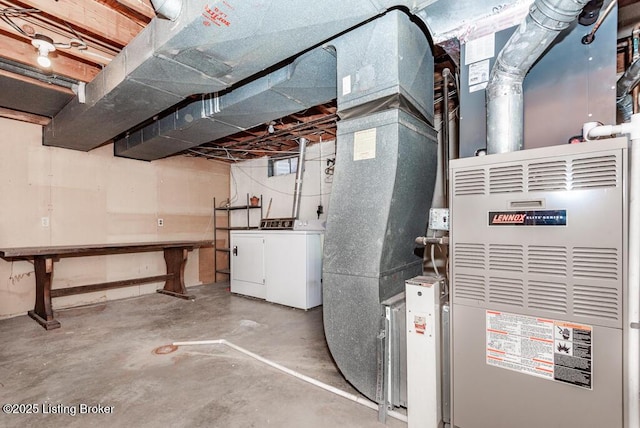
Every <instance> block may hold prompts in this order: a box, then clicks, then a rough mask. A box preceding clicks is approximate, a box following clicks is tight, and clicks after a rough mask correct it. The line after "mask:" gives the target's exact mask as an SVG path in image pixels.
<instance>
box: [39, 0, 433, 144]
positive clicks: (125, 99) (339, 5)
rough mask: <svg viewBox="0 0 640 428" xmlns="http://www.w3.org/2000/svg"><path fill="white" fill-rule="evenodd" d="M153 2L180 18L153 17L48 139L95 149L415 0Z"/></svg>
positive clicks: (48, 130)
mask: <svg viewBox="0 0 640 428" xmlns="http://www.w3.org/2000/svg"><path fill="white" fill-rule="evenodd" d="M155 3H156V6H157V7H158V8H159V12H161V13H162V14H166V15H168V16H169V17H171V18H173V17H175V21H170V20H167V19H158V18H154V19H153V20H152V21H151V22H150V23H149V25H148V26H147V27H146V28H145V29H144V30H142V31H141V32H140V34H138V36H137V37H136V38H135V39H133V40H132V41H131V43H129V45H127V46H126V47H125V48H124V49H123V50H122V51H121V52H120V53H119V54H118V55H117V56H116V57H115V58H114V59H113V61H112V62H111V63H110V64H109V65H108V66H107V67H105V69H104V70H102V71H101V72H100V73H99V74H98V75H97V76H96V78H95V79H94V80H93V81H91V82H90V83H88V84H87V85H86V90H85V93H84V96H78V97H76V98H74V99H73V100H71V102H69V104H67V105H66V106H65V107H64V109H62V110H61V111H60V112H59V113H58V114H57V115H56V116H55V117H54V118H53V120H52V121H51V123H50V124H49V125H47V126H46V127H45V131H44V144H45V145H48V146H57V147H65V148H70V149H77V150H85V151H87V150H91V149H93V148H96V147H98V146H100V145H102V144H103V143H105V142H107V141H109V140H111V139H113V138H114V137H116V136H118V135H122V134H124V133H125V132H126V131H128V130H130V129H132V128H134V127H136V126H137V125H139V124H141V123H143V122H145V121H146V120H148V119H149V118H151V117H153V116H155V115H157V114H159V113H161V112H163V111H165V110H167V109H168V108H170V107H172V106H175V105H177V104H179V103H180V102H182V101H183V100H185V99H186V98H187V97H190V96H192V95H197V94H208V93H213V92H219V91H223V90H225V89H227V88H229V87H231V86H232V85H234V84H236V83H238V82H240V81H242V80H244V79H247V78H249V77H251V76H253V75H256V74H258V73H261V72H264V71H265V70H266V69H268V68H269V67H273V66H275V65H276V64H278V63H281V62H283V61H286V60H287V59H289V58H292V57H294V56H296V55H298V54H299V53H300V52H304V51H305V50H308V49H310V48H312V47H314V46H316V45H318V44H320V43H322V42H324V41H326V40H328V39H330V38H332V37H335V35H337V34H340V33H342V32H344V31H346V30H348V29H349V28H351V27H354V26H356V25H358V24H360V23H362V22H365V21H367V20H368V19H371V18H372V17H374V16H376V15H378V14H380V13H382V12H384V11H385V10H386V9H388V8H389V7H393V6H405V7H407V8H413V7H415V5H414V1H412V0H396V1H391V0H353V1H350V2H345V1H342V0H326V1H315V2H305V4H304V5H301V4H299V2H296V1H293V0H282V1H264V0H243V1H240V2H231V1H215V0H214V1H208V0H207V1H205V0H184V1H182V2H175V1H174V0H166V1H165V2H162V0H158V1H156V2H155ZM179 3H181V6H180V9H179V11H178V8H177V6H178V4H179ZM428 3H430V1H427V4H428Z"/></svg>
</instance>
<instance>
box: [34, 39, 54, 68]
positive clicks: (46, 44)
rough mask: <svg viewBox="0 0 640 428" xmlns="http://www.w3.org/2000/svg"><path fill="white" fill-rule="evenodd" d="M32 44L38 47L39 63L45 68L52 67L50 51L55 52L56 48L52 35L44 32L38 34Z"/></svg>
mask: <svg viewBox="0 0 640 428" xmlns="http://www.w3.org/2000/svg"><path fill="white" fill-rule="evenodd" d="M31 44H32V45H33V46H34V47H35V48H36V49H38V58H37V60H36V61H37V62H38V65H40V67H43V68H49V67H51V60H50V59H49V52H53V51H55V50H56V47H55V45H54V43H53V40H52V39H51V37H48V36H45V35H43V34H36V35H35V36H34V38H33V40H31Z"/></svg>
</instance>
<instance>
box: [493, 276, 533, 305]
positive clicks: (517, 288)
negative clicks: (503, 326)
mask: <svg viewBox="0 0 640 428" xmlns="http://www.w3.org/2000/svg"><path fill="white" fill-rule="evenodd" d="M489 302H491V303H500V304H504V305H510V306H518V307H523V306H524V283H523V281H522V280H521V279H515V278H497V277H491V278H489Z"/></svg>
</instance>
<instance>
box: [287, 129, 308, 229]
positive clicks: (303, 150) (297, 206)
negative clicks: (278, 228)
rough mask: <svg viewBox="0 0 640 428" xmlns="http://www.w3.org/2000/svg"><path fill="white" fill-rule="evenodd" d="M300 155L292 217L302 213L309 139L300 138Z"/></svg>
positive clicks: (295, 217)
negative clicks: (303, 176)
mask: <svg viewBox="0 0 640 428" xmlns="http://www.w3.org/2000/svg"><path fill="white" fill-rule="evenodd" d="M298 144H300V155H299V156H298V169H297V171H296V189H295V191H294V192H293V212H292V213H291V217H293V218H294V219H296V220H297V219H298V216H299V215H300V199H301V198H302V174H303V173H304V158H305V154H306V151H307V139H306V138H304V137H303V138H300V141H299V142H298Z"/></svg>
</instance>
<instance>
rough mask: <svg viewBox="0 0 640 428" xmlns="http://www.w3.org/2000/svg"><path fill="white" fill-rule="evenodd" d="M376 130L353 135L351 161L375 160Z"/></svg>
mask: <svg viewBox="0 0 640 428" xmlns="http://www.w3.org/2000/svg"><path fill="white" fill-rule="evenodd" d="M375 157H376V128H371V129H365V130H364V131H358V132H356V133H355V134H354V135H353V160H354V161H359V160H364V159H375Z"/></svg>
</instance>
